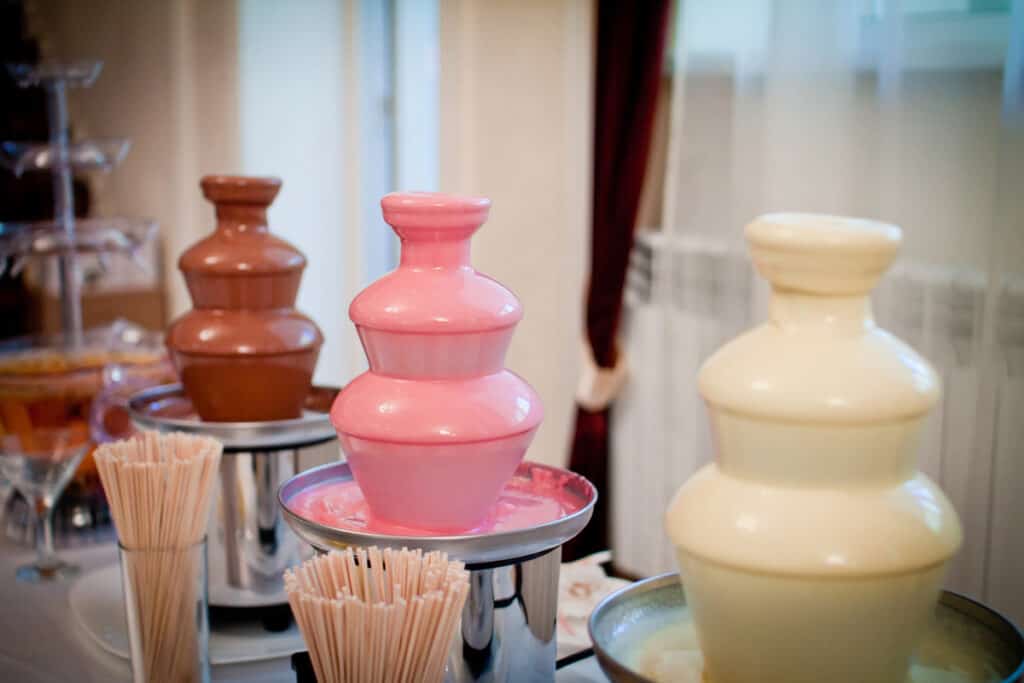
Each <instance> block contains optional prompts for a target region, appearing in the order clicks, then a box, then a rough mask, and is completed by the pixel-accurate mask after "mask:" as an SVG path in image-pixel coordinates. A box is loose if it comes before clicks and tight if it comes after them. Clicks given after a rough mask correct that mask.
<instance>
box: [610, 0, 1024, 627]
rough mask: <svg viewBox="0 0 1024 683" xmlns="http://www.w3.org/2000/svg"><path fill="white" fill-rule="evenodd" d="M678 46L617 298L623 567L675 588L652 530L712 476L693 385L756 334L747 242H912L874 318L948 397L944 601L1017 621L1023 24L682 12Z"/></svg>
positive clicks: (778, 0) (984, 14) (1000, 8)
mask: <svg viewBox="0 0 1024 683" xmlns="http://www.w3.org/2000/svg"><path fill="white" fill-rule="evenodd" d="M676 30H677V33H676V49H675V55H674V64H673V66H674V74H673V94H672V113H671V120H670V135H669V145H670V149H669V160H668V168H667V169H666V181H665V182H666V185H665V205H664V210H663V215H664V220H663V224H662V225H661V226H660V230H659V231H657V232H648V233H644V234H643V236H642V237H641V239H640V244H639V246H638V248H637V251H636V253H634V258H633V261H634V268H633V272H632V273H631V278H630V282H631V287H630V290H629V292H628V298H627V308H628V318H627V326H626V336H627V342H628V348H629V349H630V358H631V361H632V362H631V365H632V367H633V368H634V377H633V378H632V382H631V385H630V386H629V388H628V390H627V392H626V395H625V396H624V397H623V399H622V400H621V401H620V403H619V404H618V407H617V410H616V413H615V419H616V425H615V434H616V443H615V444H614V455H613V462H614V465H613V467H614V468H615V469H614V470H613V472H614V477H613V481H615V486H616V490H615V492H614V493H615V500H616V501H618V502H619V505H618V507H617V510H616V511H615V513H614V520H615V521H614V526H615V529H614V537H613V543H614V545H615V549H616V562H617V563H618V564H620V565H621V566H622V567H623V568H625V569H627V570H630V571H633V572H636V573H641V574H647V573H654V572H656V571H663V570H668V569H671V568H672V567H673V564H674V562H673V559H672V556H671V552H670V549H669V547H668V543H667V541H666V540H665V539H664V535H663V533H662V532H661V514H662V512H663V510H664V508H665V506H666V505H667V503H668V500H669V498H670V496H671V495H672V494H673V493H674V491H675V488H676V487H677V486H678V485H679V483H681V482H682V481H683V480H684V479H685V478H686V477H687V476H689V475H690V474H691V473H692V472H693V471H694V470H695V469H696V468H697V467H698V466H700V465H701V464H703V463H704V462H706V461H707V459H708V458H709V457H710V455H711V443H710V437H709V434H708V430H707V425H706V416H705V414H704V408H703V405H702V404H701V403H700V401H699V399H698V396H697V393H696V388H695V376H696V372H697V369H698V367H699V365H700V362H701V361H702V360H703V359H704V358H706V357H707V355H709V354H710V353H711V352H712V351H713V350H714V349H715V348H716V347H717V346H719V345H720V344H721V343H723V342H724V341H725V340H727V339H729V338H730V337H732V336H734V335H735V334H736V332H737V331H738V330H740V329H743V328H745V327H747V326H749V325H751V324H752V323H753V322H754V321H756V320H759V319H761V318H762V317H763V312H762V306H763V302H764V289H763V285H762V284H761V283H760V282H759V281H758V280H757V278H756V277H755V276H753V275H752V273H751V271H750V269H749V265H748V263H747V259H746V255H745V250H744V246H743V243H742V228H743V226H744V224H745V223H746V222H748V221H749V220H750V219H751V218H753V217H754V216H756V215H758V214H760V213H764V212H767V211H777V210H797V211H815V212H826V213H836V214H847V215H855V216H865V217H872V218H877V219H881V220H885V221H890V222H893V223H896V224H899V225H901V226H902V227H903V229H904V249H903V252H902V254H901V257H900V261H899V265H898V266H897V268H896V269H895V271H894V272H893V273H892V274H891V275H890V276H889V277H888V278H887V279H886V281H885V282H884V284H883V286H882V287H881V289H880V291H879V292H878V293H877V296H876V317H877V318H878V319H879V321H880V323H881V324H882V325H884V326H886V327H888V328H889V329H891V330H892V331H893V332H895V333H896V334H898V335H900V336H902V337H904V338H905V339H907V340H908V341H909V342H910V343H911V344H913V345H915V346H916V347H917V348H918V349H919V350H920V351H921V352H922V353H924V354H925V355H926V356H927V357H929V358H930V359H931V360H932V362H933V363H934V364H935V365H936V367H937V369H938V370H939V372H940V373H941V374H942V376H943V380H944V383H945V397H944V400H943V402H942V404H941V406H940V407H939V408H938V409H937V410H936V411H935V415H934V416H933V417H932V418H931V420H930V423H929V432H928V437H927V439H926V443H925V444H924V446H923V448H922V453H921V465H922V468H923V469H924V470H925V471H926V472H928V473H929V474H930V475H931V476H933V477H934V478H936V479H937V480H938V481H939V482H940V483H941V484H942V486H943V488H944V489H945V490H946V491H947V492H948V493H949V495H950V497H951V499H952V500H953V502H954V504H955V505H956V507H957V509H958V511H959V512H960V515H961V517H962V518H963V521H964V528H965V534H966V539H967V540H966V543H965V546H964V549H963V551H962V552H961V554H960V556H959V558H958V559H957V561H956V563H955V565H954V568H953V570H952V573H951V576H950V579H949V585H950V587H951V588H952V589H954V590H958V591H961V592H966V593H968V594H971V595H975V596H978V597H980V598H982V599H984V600H987V601H989V602H992V603H994V604H995V605H996V606H997V607H999V608H1001V609H1004V610H1006V611H1007V612H1009V613H1010V614H1011V615H1012V616H1014V617H1015V618H1016V619H1018V620H1024V580H1022V579H1021V578H1020V577H1022V576H1024V534H1021V533H1020V532H1019V531H1018V530H1017V529H1016V528H1015V523H1014V522H1015V520H1017V519H1020V518H1021V517H1022V516H1024V498H1022V497H1021V496H1019V495H1017V493H1016V492H1017V491H1019V490H1021V489H1022V488H1024V425H1022V420H1021V419H1020V418H1021V417H1022V416H1024V374H1022V365H1021V361H1022V359H1024V286H1022V283H1024V200H1022V197H1021V195H1022V192H1021V186H1020V178H1021V177H1024V154H1022V151H1024V143H1022V131H1021V116H1022V111H1021V96H1020V83H1021V82H1022V79H1024V68H1022V57H1021V45H1022V44H1024V3H1022V2H1020V0H1016V1H1015V2H1012V3H1011V2H998V1H995V2H975V1H971V0H916V1H911V0H904V1H903V2H899V1H898V0H882V1H879V2H854V1H850V2H838V1H837V2H828V3H822V2H817V1H816V0H760V1H757V2H753V1H750V0H743V1H739V0H736V1H733V2H714V1H712V0H687V1H686V2H683V3H681V4H680V11H679V13H678V25H677V27H676ZM651 491H654V492H656V494H658V495H654V496H652V495H650V492H651ZM644 529H650V530H651V531H650V533H647V532H645V531H643V530H644Z"/></svg>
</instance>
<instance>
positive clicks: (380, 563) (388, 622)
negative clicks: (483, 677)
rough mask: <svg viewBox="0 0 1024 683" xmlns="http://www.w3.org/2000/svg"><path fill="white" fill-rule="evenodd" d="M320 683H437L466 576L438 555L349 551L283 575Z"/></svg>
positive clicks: (455, 564) (463, 598) (465, 587)
mask: <svg viewBox="0 0 1024 683" xmlns="http://www.w3.org/2000/svg"><path fill="white" fill-rule="evenodd" d="M285 590H286V591H287V593H288V602H289V604H290V605H291V606H292V612H293V613H294V614H295V620H296V622H297V623H298V625H299V629H300V630H301V631H302V635H303V637H304V638H305V640H306V644H307V646H308V647H309V652H310V658H311V659H312V661H313V668H314V671H316V675H317V679H318V680H319V681H321V683H377V682H380V683H413V682H416V683H419V682H421V681H422V682H426V683H439V682H440V681H441V680H442V678H443V676H444V667H445V660H446V659H447V654H448V650H449V649H450V645H451V642H452V639H453V638H454V635H455V632H456V629H457V627H458V624H459V619H460V615H461V613H462V607H463V605H464V604H465V601H466V596H467V595H468V593H469V574H468V572H466V570H465V567H464V565H463V564H462V563H460V562H449V560H448V558H447V556H446V555H444V554H443V553H427V554H426V555H424V554H423V553H422V552H421V551H418V550H416V551H412V550H407V549H404V548H403V549H402V550H392V549H390V548H386V549H384V550H383V551H382V550H380V549H378V548H369V549H358V550H353V549H347V550H345V551H342V552H334V553H329V554H327V555H322V556H320V557H317V558H314V559H312V560H309V561H308V562H305V563H303V564H302V565H299V566H298V567H295V568H293V569H290V570H288V571H287V572H285Z"/></svg>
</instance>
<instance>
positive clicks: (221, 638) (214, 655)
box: [68, 564, 306, 664]
mask: <svg viewBox="0 0 1024 683" xmlns="http://www.w3.org/2000/svg"><path fill="white" fill-rule="evenodd" d="M68 600H69V602H70V603H71V613H72V614H74V615H75V619H76V620H77V621H78V623H79V625H80V626H81V627H82V628H84V629H85V631H86V632H87V633H88V634H89V636H90V637H92V639H93V640H94V641H96V644H97V645H99V646H100V647H101V648H103V649H104V650H106V651H107V652H110V653H112V654H115V655H117V656H118V657H122V658H124V659H129V657H130V655H129V649H128V626H127V624H126V622H125V616H124V598H123V594H122V593H121V571H120V567H119V566H118V565H116V564H115V565H112V566H109V567H103V568H101V569H97V570H95V571H92V572H89V573H88V574H84V575H83V576H81V577H80V578H79V579H78V580H77V581H75V583H74V585H72V586H71V590H70V592H69V593H68ZM305 649H306V644H305V642H303V640H302V634H300V633H299V629H298V628H297V627H296V626H295V624H294V623H293V624H292V625H291V626H289V627H288V630H286V631H281V632H280V633H271V632H270V631H267V630H266V629H264V628H263V626H262V624H260V623H259V622H258V621H254V622H248V623H232V624H230V625H227V626H221V627H218V628H216V629H213V628H211V630H210V663H211V664H237V663H240V662H257V661H260V660H265V659H277V658H279V657H290V656H291V655H292V654H294V653H296V652H299V651H301V650H305Z"/></svg>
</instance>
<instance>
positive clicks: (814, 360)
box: [666, 214, 961, 683]
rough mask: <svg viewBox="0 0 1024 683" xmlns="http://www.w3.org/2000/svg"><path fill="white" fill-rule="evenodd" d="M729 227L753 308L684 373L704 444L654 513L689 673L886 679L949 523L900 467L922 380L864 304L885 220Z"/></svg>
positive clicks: (877, 272) (943, 550)
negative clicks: (749, 267) (688, 641)
mask: <svg viewBox="0 0 1024 683" xmlns="http://www.w3.org/2000/svg"><path fill="white" fill-rule="evenodd" d="M746 236H747V241H748V243H749V246H750V251H751V255H752V257H753V260H754V264H755V265H756V267H757V269H758V271H759V272H760V273H761V275H763V276H764V277H765V278H766V279H768V280H769V282H770V283H771V286H772V296H771V304H770V316H769V318H770V319H769V321H768V322H767V323H765V324H764V325H761V326H760V327H757V328H755V329H753V330H751V331H749V332H747V333H745V334H743V335H741V336H740V337H738V338H736V339H735V340H733V341H732V342H730V343H728V344H726V345H725V346H724V347H723V348H722V349H720V350H719V351H718V352H717V353H716V354H714V355H713V356H712V357H711V358H710V359H709V360H708V361H707V363H705V365H704V367H703V368H702V369H701V372H700V377H699V387H700V392H701V394H702V396H703V397H704V399H705V400H706V401H707V405H708V410H709V413H710V419H711V425H712V432H713V434H714V441H715V446H716V454H715V456H716V458H715V462H714V463H712V464H710V465H708V466H706V467H704V468H703V469H701V470H700V471H699V472H698V473H697V474H695V475H694V476H693V477H692V478H691V479H690V480H689V481H687V482H686V483H685V484H684V485H683V487H682V488H681V489H680V490H679V493H678V494H677V495H676V497H675V500H673V502H672V504H671V506H670V507H669V510H668V514H667V519H666V525H667V530H668V533H669V536H670V537H671V539H672V542H673V543H674V544H675V546H676V550H677V554H678V559H679V568H680V573H681V578H682V582H683V585H684V587H685V591H686V599H687V602H688V604H689V605H690V608H691V609H692V611H693V615H694V620H695V623H696V626H697V633H698V639H699V642H700V647H701V650H702V651H703V653H704V661H705V671H704V676H705V680H706V681H707V682H708V683H755V682H756V683H811V682H814V683H820V682H821V681H828V682H829V683H868V682H870V683H903V681H905V680H906V677H907V671H908V668H909V666H910V655H911V652H912V650H913V649H914V646H915V645H916V644H917V640H918V638H919V636H920V635H921V634H922V633H923V632H924V629H925V628H926V626H927V623H928V620H929V619H930V618H931V615H932V612H933V609H934V605H935V602H936V599H937V597H938V592H939V589H940V587H941V584H942V580H943V577H944V574H945V567H946V563H947V561H948V560H949V559H950V557H951V556H952V555H953V554H954V553H955V552H956V550H957V549H958V547H959V545H960V541H961V531H960V524H959V521H958V519H957V516H956V513H955V511H954V510H953V508H952V506H951V505H950V503H949V501H948V500H947V499H946V497H945V496H944V495H943V493H942V492H941V491H940V490H939V489H938V487H937V486H936V485H935V484H934V483H933V482H932V481H931V480H930V479H928V477H926V476H925V475H923V474H921V473H920V472H918V471H917V469H916V460H917V449H918V441H919V435H920V431H921V426H922V422H923V420H924V418H925V416H926V415H927V413H928V411H929V410H930V409H931V408H932V406H933V405H934V404H935V402H936V401H937V400H938V397H939V384H938V379H937V377H936V375H935V372H934V371H933V370H932V369H931V367H930V366H929V365H928V363H927V362H926V361H925V360H924V359H922V358H921V357H920V356H919V355H917V354H916V353H915V352H914V351H913V350H912V349H911V348H910V347H908V346H907V345H906V344H904V343H903V342H901V341H899V340H898V339H896V338H895V337H893V336H892V335H890V334H889V333H887V332H885V331H884V330H881V329H879V328H878V327H877V326H876V325H875V323H874V321H873V319H872V316H871V304H870V301H869V299H868V295H869V293H870V290H871V289H872V288H873V287H874V286H875V284H876V282H877V280H878V279H879V278H880V277H881V275H882V274H883V272H884V271H885V270H886V268H888V266H889V265H890V263H891V262H892V260H893V258H894V257H895V255H896V251H897V249H898V247H899V243H900V240H901V236H900V230H899V228H897V227H895V226H892V225H886V224H882V223H875V222H870V221H863V220H855V219H848V218H838V217H833V216H819V215H809V214H773V215H767V216H762V217H761V218H759V219H757V220H756V221H754V222H753V223H752V224H751V225H749V226H748V227H747V230H746Z"/></svg>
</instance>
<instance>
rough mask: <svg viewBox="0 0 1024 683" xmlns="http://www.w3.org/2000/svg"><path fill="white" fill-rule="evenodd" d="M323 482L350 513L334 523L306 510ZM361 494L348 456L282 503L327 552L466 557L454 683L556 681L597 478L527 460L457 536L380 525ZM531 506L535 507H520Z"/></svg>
mask: <svg viewBox="0 0 1024 683" xmlns="http://www.w3.org/2000/svg"><path fill="white" fill-rule="evenodd" d="M318 487H319V490H320V491H321V492H325V491H331V490H333V491H334V492H335V494H336V495H337V496H338V501H337V505H336V506H335V508H334V510H335V512H336V511H338V510H344V511H345V514H342V515H340V516H335V517H334V518H333V519H331V518H330V517H324V516H322V515H320V514H319V513H318V512H317V511H316V510H314V509H312V508H310V507H309V506H308V505H307V506H305V507H304V506H303V502H304V497H305V496H308V492H310V491H317V489H318ZM346 487H351V488H346ZM347 494H354V495H353V496H352V497H348V496H347ZM359 494H360V492H359V491H358V487H357V485H356V484H355V482H354V480H353V479H352V472H351V470H350V469H349V466H348V464H347V463H340V462H339V463H331V464H328V465H323V466H321V467H317V468H314V469H311V470H307V471H306V472H303V473H302V474H299V475H297V476H295V477H293V478H292V479H290V480H288V481H287V482H285V483H284V484H283V485H282V486H281V488H280V490H279V492H278V501H279V503H280V505H281V508H282V510H283V511H284V517H285V520H286V521H287V522H288V524H290V525H291V527H292V529H293V530H294V531H295V533H296V534H298V535H299V536H300V537H301V538H302V539H304V540H305V541H307V542H308V543H310V544H311V545H312V546H313V547H314V548H316V549H317V550H319V551H321V552H327V551H329V550H331V549H341V548H347V547H350V546H356V547H370V546H377V547H392V548H402V547H406V548H420V549H422V550H423V551H424V552H428V551H432V550H439V551H443V552H446V553H448V556H449V557H451V558H453V559H457V560H461V561H462V562H465V563H466V568H467V569H468V570H469V572H470V592H469V597H468V598H467V600H466V606H465V608H464V609H463V613H462V629H461V637H459V638H457V639H456V642H455V643H454V645H453V647H452V650H451V653H450V655H449V666H448V679H447V680H448V681H450V682H453V683H466V682H470V681H472V682H474V683H476V682H484V681H487V682H492V681H493V682H497V681H538V682H541V681H554V677H555V658H556V652H557V649H556V643H555V619H556V616H557V609H558V575H559V568H560V566H561V557H562V544H563V543H565V542H566V541H568V540H569V539H571V538H573V537H574V536H576V534H578V533H579V532H580V531H581V530H582V529H583V528H584V527H585V526H586V525H587V522H589V521H590V516H591V514H592V512H593V509H594V503H595V502H596V501H597V490H596V489H595V488H594V486H593V485H592V484H591V483H590V482H589V481H587V480H586V479H585V478H583V477H581V476H580V475H578V474H575V473H573V472H569V471H568V470H564V469H561V468H558V467H549V466H547V465H541V464H538V463H533V462H528V461H527V462H522V463H520V465H519V467H518V468H517V469H516V472H515V474H514V475H513V477H512V479H511V480H510V481H509V482H507V483H506V484H505V487H504V488H503V490H502V492H501V494H500V495H499V497H498V502H497V504H496V505H495V506H494V508H492V510H491V512H490V513H489V514H488V515H487V516H486V518H485V519H484V521H483V522H481V523H480V524H479V525H477V527H475V528H473V529H470V530H468V531H464V532H460V533H454V534H448V535H441V534H435V533H431V532H428V531H425V530H422V529H415V528H408V527H401V526H397V525H394V524H392V523H388V522H380V521H377V520H375V519H374V518H373V516H372V515H371V514H369V508H368V507H367V506H366V505H365V501H363V500H361V498H360V495H359ZM306 502H307V503H308V501H306ZM522 505H528V507H527V509H528V513H526V514H524V513H521V512H518V510H521V509H522Z"/></svg>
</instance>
